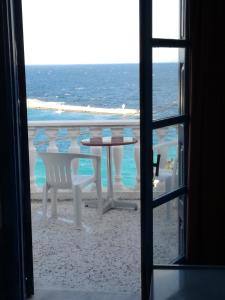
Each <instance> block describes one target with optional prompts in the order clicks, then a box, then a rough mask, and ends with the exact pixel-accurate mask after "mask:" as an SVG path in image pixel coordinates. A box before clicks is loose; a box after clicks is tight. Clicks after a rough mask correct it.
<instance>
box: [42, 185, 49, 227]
mask: <svg viewBox="0 0 225 300" xmlns="http://www.w3.org/2000/svg"><path fill="white" fill-rule="evenodd" d="M47 204H48V187H47V184H45V185H44V187H43V200H42V212H43V219H44V221H46V220H47Z"/></svg>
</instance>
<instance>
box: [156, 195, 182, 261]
mask: <svg viewBox="0 0 225 300" xmlns="http://www.w3.org/2000/svg"><path fill="white" fill-rule="evenodd" d="M153 244H154V250H153V262H154V264H169V263H171V261H172V260H174V259H176V258H177V257H178V254H179V217H178V199H174V200H172V201H169V202H168V203H165V204H163V205H160V206H158V207H156V208H154V210H153Z"/></svg>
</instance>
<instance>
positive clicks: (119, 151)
mask: <svg viewBox="0 0 225 300" xmlns="http://www.w3.org/2000/svg"><path fill="white" fill-rule="evenodd" d="M112 136H113V137H115V136H123V127H117V128H112ZM112 154H113V162H114V167H115V176H114V191H115V192H118V191H124V190H126V188H125V186H124V185H123V183H122V176H121V169H122V157H123V146H114V147H112Z"/></svg>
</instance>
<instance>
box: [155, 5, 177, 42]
mask: <svg viewBox="0 0 225 300" xmlns="http://www.w3.org/2000/svg"><path fill="white" fill-rule="evenodd" d="M152 8H153V37H154V38H164V39H165V38H166V39H178V38H180V0H153V1H152Z"/></svg>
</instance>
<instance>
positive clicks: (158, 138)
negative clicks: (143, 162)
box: [153, 125, 184, 199]
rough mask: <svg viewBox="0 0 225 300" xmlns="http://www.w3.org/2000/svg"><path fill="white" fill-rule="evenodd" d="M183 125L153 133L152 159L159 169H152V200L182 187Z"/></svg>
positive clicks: (157, 130)
mask: <svg viewBox="0 0 225 300" xmlns="http://www.w3.org/2000/svg"><path fill="white" fill-rule="evenodd" d="M183 146H184V141H183V125H175V126H170V127H163V128H160V129H156V130H154V132H153V158H154V162H156V161H157V155H159V168H158V174H156V173H157V172H156V167H154V168H153V174H154V187H153V198H154V199H155V198H158V197H159V196H162V195H164V194H166V193H169V192H172V191H174V190H176V189H177V188H179V187H180V186H182V185H183V164H184V163H183V161H184V155H183V154H184V153H183Z"/></svg>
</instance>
